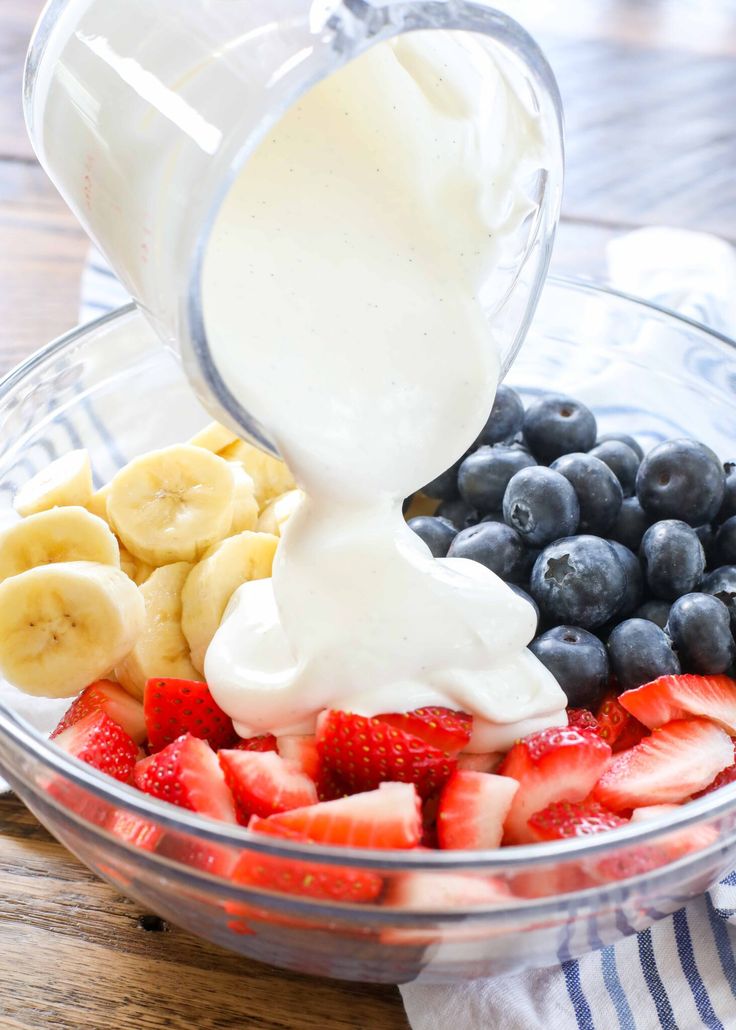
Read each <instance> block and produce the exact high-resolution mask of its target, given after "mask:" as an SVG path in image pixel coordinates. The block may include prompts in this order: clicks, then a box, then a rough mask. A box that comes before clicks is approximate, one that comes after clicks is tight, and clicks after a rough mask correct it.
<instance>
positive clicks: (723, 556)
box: [714, 515, 736, 565]
mask: <svg viewBox="0 0 736 1030" xmlns="http://www.w3.org/2000/svg"><path fill="white" fill-rule="evenodd" d="M714 551H715V555H714V557H715V562H716V564H717V565H736V515H732V516H731V518H730V519H726V521H725V522H724V523H723V525H722V526H720V527H719V529H718V532H717V533H716V539H715V544H714Z"/></svg>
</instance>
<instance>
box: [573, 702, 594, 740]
mask: <svg viewBox="0 0 736 1030" xmlns="http://www.w3.org/2000/svg"><path fill="white" fill-rule="evenodd" d="M567 725H568V726H574V727H575V729H576V730H590V732H591V733H597V734H598V735H599V736H600V728H601V727H600V723H599V722H598V720H597V719H596V717H595V716H594V715H593V713H592V712H589V711H588V709H587V708H568V710H567Z"/></svg>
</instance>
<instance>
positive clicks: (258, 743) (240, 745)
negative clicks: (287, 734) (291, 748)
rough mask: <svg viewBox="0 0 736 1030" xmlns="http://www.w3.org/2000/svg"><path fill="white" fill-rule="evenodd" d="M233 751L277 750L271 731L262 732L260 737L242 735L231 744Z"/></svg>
mask: <svg viewBox="0 0 736 1030" xmlns="http://www.w3.org/2000/svg"><path fill="white" fill-rule="evenodd" d="M233 749H234V750H235V751H278V745H277V743H276V738H275V737H274V735H273V733H262V734H261V736H260V737H242V738H241V739H240V740H239V741H238V742H237V744H233Z"/></svg>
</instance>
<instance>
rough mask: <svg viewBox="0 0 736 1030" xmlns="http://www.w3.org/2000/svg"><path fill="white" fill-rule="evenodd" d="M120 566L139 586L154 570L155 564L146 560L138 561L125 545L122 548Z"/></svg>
mask: <svg viewBox="0 0 736 1030" xmlns="http://www.w3.org/2000/svg"><path fill="white" fill-rule="evenodd" d="M120 568H121V569H122V570H123V572H124V573H125V575H126V576H127V577H128V579H132V580H133V582H134V583H136V584H137V585H138V586H142V584H143V583H145V582H146V580H147V579H148V577H149V576H150V575H151V573H152V572H153V565H147V564H146V563H145V562H144V561H138V559H137V558H134V557H133V555H132V554H131V553H130V551H126V550H125V548H124V547H121V548H120Z"/></svg>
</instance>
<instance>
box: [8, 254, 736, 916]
mask: <svg viewBox="0 0 736 1030" xmlns="http://www.w3.org/2000/svg"><path fill="white" fill-rule="evenodd" d="M547 281H548V282H549V283H550V284H552V285H555V286H557V287H561V288H562V289H563V290H575V291H580V292H583V293H587V294H590V295H594V296H595V295H600V294H602V295H608V296H611V297H613V298H615V299H617V300H620V301H623V302H625V303H627V304H632V305H634V306H636V307H637V308H641V309H643V310H644V311H646V312H650V313H651V312H654V313H656V314H658V315H661V316H662V317H664V318H665V319H666V320H672V321H674V322H676V323H680V324H682V325H684V326H687V327H689V328H694V329H696V330H697V331H699V332H700V333H702V334H703V335H704V336H706V337H707V338H708V339H709V340H710V341H711V342H717V343H720V344H725V345H726V346H728V347H729V348H732V349H736V341H734V340H732V339H730V338H729V337H728V336H726V335H725V334H724V333H721V332H719V331H718V330H715V329H711V328H709V327H708V326H706V325H704V324H703V323H702V322H699V321H697V320H696V319H693V318H690V317H687V316H684V315H680V314H678V313H677V312H675V311H672V310H670V309H669V308H667V307H664V306H663V305H660V304H655V303H652V302H649V301H646V300H643V299H642V298H639V297H635V296H632V295H631V294H628V293H625V292H624V291H622V290H617V289H615V288H613V287H609V286H607V285H604V284H599V283H596V282H593V281H586V280H581V279H575V278H572V277H565V276H557V275H551V276H549V277H548V280H547ZM134 314H137V315H139V316H141V317H142V318H145V313H144V312H143V311H142V310H141V309H140V308H139V307H138V305H136V304H135V303H134V302H131V303H129V304H126V305H124V306H122V307H119V308H116V309H114V310H113V311H110V312H109V313H106V314H104V315H102V316H100V317H99V318H96V319H95V320H94V321H91V322H88V323H86V324H85V325H83V326H78V327H76V328H74V329H72V330H70V331H69V332H67V333H65V334H64V335H62V336H60V337H58V338H57V339H56V340H53V341H52V342H51V343H49V344H47V345H46V346H44V347H42V348H40V349H39V350H37V351H35V352H34V353H33V354H31V355H30V356H29V357H28V358H26V359H25V360H24V361H23V362H21V363H20V364H19V365H17V366H15V367H14V368H13V369H11V370H10V371H9V372H8V373H7V374H6V375H5V376H4V377H3V378H2V379H0V403H2V401H3V399H4V398H5V396H6V395H7V393H8V392H9V391H10V390H12V389H13V387H14V386H16V385H17V384H18V383H19V382H21V381H22V380H23V379H24V378H25V377H26V376H28V375H30V374H31V373H32V372H34V371H35V370H36V369H37V368H39V367H40V366H42V365H43V364H44V362H46V361H47V360H49V359H51V358H53V357H54V356H56V355H58V354H59V353H62V352H63V351H64V350H65V349H66V348H67V347H70V346H71V345H73V344H74V343H76V342H77V341H79V340H80V339H83V338H85V337H88V336H89V335H90V334H93V333H95V332H97V331H98V330H99V329H101V328H103V327H105V326H107V325H110V324H112V323H116V322H121V321H123V320H124V319H125V318H127V317H129V316H131V315H134ZM532 325H533V323H532ZM151 332H152V333H153V330H151ZM162 346H163V345H162ZM0 735H5V736H7V737H8V738H9V739H10V740H11V741H12V742H13V743H14V744H15V745H16V746H18V747H20V748H21V749H22V750H24V751H26V752H27V753H30V754H32V755H33V757H34V758H35V759H37V760H40V761H41V762H42V763H43V765H44V766H45V767H46V769H47V770H50V771H53V772H55V773H57V774H61V775H63V776H64V777H65V778H67V779H68V780H69V781H70V782H71V783H72V784H73V785H75V786H78V787H81V788H82V789H83V790H85V791H87V792H88V793H90V794H92V795H94V796H95V797H98V798H100V799H101V800H103V801H106V802H113V803H114V804H116V805H118V806H120V807H124V808H125V809H127V810H128V811H132V812H133V813H134V814H135V815H138V816H140V817H141V818H148V819H154V820H155V821H156V822H157V824H159V825H163V826H165V827H166V828H168V829H171V830H174V831H176V832H179V833H185V834H186V833H196V834H197V836H199V837H201V838H202V839H204V840H206V841H208V842H211V843H213V844H220V845H230V846H236V847H237V846H239V847H241V848H243V847H247V849H248V850H249V851H251V852H254V853H262V854H267V855H274V856H281V857H290V858H297V857H298V858H300V859H304V858H308V859H312V860H313V861H316V862H323V863H325V864H327V865H345V862H346V858H347V856H349V861H350V864H351V866H355V867H356V868H365V869H378V870H381V871H383V872H384V873H388V872H407V871H414V870H416V871H425V872H440V871H448V872H450V871H456V872H483V873H490V874H493V873H505V874H513V873H518V872H521V871H522V870H525V869H528V868H530V867H534V866H540V865H549V864H551V863H560V864H564V863H565V862H567V861H568V860H569V861H570V862H571V863H572V862H575V861H578V860H580V859H581V858H589V857H597V858H598V857H605V856H606V855H607V854H609V853H610V852H613V851H617V850H619V849H622V848H627V847H633V846H639V845H642V844H652V843H654V842H656V841H657V840H658V839H660V838H666V837H667V836H669V835H670V834H672V833H675V832H677V831H678V830H684V829H686V828H688V827H691V826H694V825H696V824H698V823H701V822H703V821H705V820H706V819H713V818H717V817H719V816H726V815H729V814H732V813H733V812H735V811H736V783H734V784H730V785H728V786H724V787H722V788H720V789H719V790H718V791H714V792H712V793H710V794H707V795H704V796H703V797H701V798H698V799H696V800H694V801H690V802H687V803H686V804H684V805H682V806H681V808H680V810H679V811H676V812H668V813H666V814H665V815H664V816H660V817H658V818H655V819H652V820H647V821H643V822H640V823H628V824H627V825H626V826H623V827H620V828H618V829H614V830H608V831H607V832H606V833H603V834H597V835H593V836H588V837H580V838H573V839H566V840H560V841H545V842H540V843H534V844H522V845H512V846H506V847H503V848H495V849H491V850H485V851H439V850H438V851H411V850H397V849H393V850H388V849H387V850H378V849H368V848H345V847H336V846H328V845H322V844H310V845H309V846H308V847H306V848H305V847H304V846H302V845H300V844H299V843H295V842H293V841H287V840H281V839H279V838H275V837H270V838H269V837H265V836H264V835H262V834H256V833H253V832H251V831H249V830H247V829H246V828H245V827H243V826H239V825H232V824H228V823H222V822H217V821H215V820H212V819H209V818H205V817H202V816H199V815H197V814H196V813H194V812H190V811H188V810H184V809H178V808H177V807H176V806H174V805H170V804H168V803H167V802H164V801H159V800H158V799H157V798H154V797H152V796H150V795H148V794H144V793H142V792H140V791H137V790H135V788H134V787H131V786H128V785H126V784H122V783H119V782H117V781H115V780H113V779H111V778H110V777H108V776H105V775H104V774H102V773H100V772H98V771H97V770H95V769H93V768H92V767H91V766H89V765H86V764H85V763H83V762H81V761H79V760H77V759H76V758H73V757H71V756H70V755H67V754H66V753H65V752H63V751H62V750H61V749H59V748H55V747H53V746H51V747H50V746H49V741H48V739H47V738H46V737H45V736H44V735H43V734H41V733H40V732H39V731H38V730H36V729H35V728H34V727H33V726H32V725H31V724H30V723H28V722H27V721H26V720H25V719H23V718H22V717H21V716H19V715H17V714H16V713H15V712H13V711H12V709H10V708H8V707H7V706H6V705H5V704H3V703H2V702H1V701H0ZM0 771H1V770H0ZM12 775H13V774H12V771H11V772H10V776H11V778H12ZM70 814H72V815H74V813H73V812H72V813H70ZM77 818H82V817H77ZM82 821H84V820H83V818H82ZM85 825H90V824H88V823H85ZM94 829H95V831H96V832H99V833H105V830H104V827H100V826H96V827H94ZM114 839H115V841H116V843H117V844H119V845H120V846H122V847H127V848H129V849H130V850H131V851H132V852H134V853H135V854H139V853H140V852H139V849H137V848H135V847H134V846H133V845H129V844H126V842H124V841H122V840H121V839H120V838H117V837H115V838H114ZM709 850H710V849H708V848H706V849H703V850H702V851H695V852H693V853H692V855H693V857H698V856H700V855H703V854H705V852H706V851H709ZM151 857H153V856H151ZM156 857H159V856H156ZM162 860H163V861H166V859H162ZM174 864H175V865H176V864H177V863H174ZM674 864H675V863H674V862H667V863H665V864H664V865H663V866H661V867H659V870H669V869H671V868H672V866H673V865H674ZM659 870H658V869H655V870H653V872H657V871H659ZM192 872H195V871H194V870H192ZM197 872H198V873H199V874H200V875H202V876H204V877H207V878H208V879H217V877H212V876H211V875H210V874H207V873H204V872H200V871H197ZM606 886H607V885H601V888H603V887H606ZM610 886H615V885H610ZM601 888H599V889H601ZM581 893H584V892H574V893H570V894H567V895H560V896H559V897H563V898H573V897H577V896H578V895H579V894H581Z"/></svg>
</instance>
